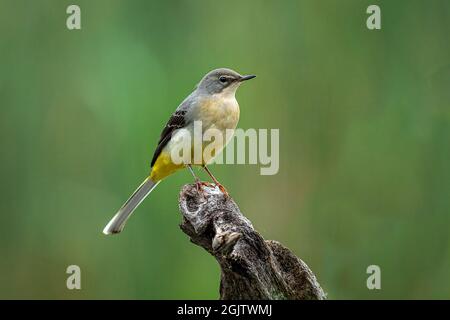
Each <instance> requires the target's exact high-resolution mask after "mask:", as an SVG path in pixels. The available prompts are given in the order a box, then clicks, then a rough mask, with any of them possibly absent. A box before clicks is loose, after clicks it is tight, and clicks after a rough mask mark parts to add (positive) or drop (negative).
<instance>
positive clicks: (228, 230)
mask: <svg viewBox="0 0 450 320" xmlns="http://www.w3.org/2000/svg"><path fill="white" fill-rule="evenodd" d="M179 207H180V211H181V213H182V215H183V221H182V223H181V225H180V228H181V230H183V232H184V233H186V234H187V235H188V236H189V237H190V238H191V242H193V243H194V244H196V245H198V246H201V247H203V248H204V249H205V250H206V251H208V252H209V253H210V254H211V255H213V256H214V257H215V258H216V260H217V262H218V263H219V265H220V268H221V271H222V275H221V280H220V299H299V300H310V299H319V300H321V299H325V298H326V296H325V293H324V292H323V290H322V288H321V287H320V285H319V283H318V282H317V280H316V277H315V276H314V274H313V273H312V271H311V270H310V269H309V268H308V266H307V265H306V264H305V263H304V262H303V261H302V260H300V259H299V258H297V257H296V256H295V255H294V254H293V253H292V252H291V251H290V250H289V249H288V248H286V247H284V246H283V245H282V244H280V243H279V242H276V241H272V240H264V239H263V237H262V236H261V235H260V234H259V233H258V232H257V231H256V230H255V229H253V226H252V224H251V222H250V221H249V220H248V219H247V218H246V217H244V216H243V215H242V213H241V212H240V210H239V208H238V206H237V205H236V203H235V202H234V201H233V200H232V199H231V198H226V197H225V196H224V195H223V194H222V192H221V191H220V190H219V188H217V187H214V186H212V185H211V186H204V187H203V192H202V191H200V192H199V191H198V190H197V188H196V186H195V185H185V186H184V187H183V189H182V190H181V193H180V199H179Z"/></svg>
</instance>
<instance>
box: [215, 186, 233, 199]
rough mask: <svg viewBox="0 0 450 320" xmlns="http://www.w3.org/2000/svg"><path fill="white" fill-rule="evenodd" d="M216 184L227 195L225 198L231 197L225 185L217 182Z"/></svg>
mask: <svg viewBox="0 0 450 320" xmlns="http://www.w3.org/2000/svg"><path fill="white" fill-rule="evenodd" d="M216 186H217V187H219V189H220V191H222V193H223V195H224V196H225V198H229V197H230V195H229V194H228V191H227V189H225V187H224V186H223V185H221V184H220V183H216Z"/></svg>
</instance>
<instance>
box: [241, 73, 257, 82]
mask: <svg viewBox="0 0 450 320" xmlns="http://www.w3.org/2000/svg"><path fill="white" fill-rule="evenodd" d="M255 77H256V76H255V75H253V74H250V75H248V76H242V77H240V78H239V82H242V81H246V80H250V79H253V78H255Z"/></svg>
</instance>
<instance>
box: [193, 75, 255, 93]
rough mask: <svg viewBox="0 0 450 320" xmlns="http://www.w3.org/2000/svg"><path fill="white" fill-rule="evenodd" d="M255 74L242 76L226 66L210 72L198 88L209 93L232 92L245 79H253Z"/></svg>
mask: <svg viewBox="0 0 450 320" xmlns="http://www.w3.org/2000/svg"><path fill="white" fill-rule="evenodd" d="M254 77H256V76H254V75H247V76H242V75H240V74H239V73H237V72H236V71H233V70H231V69H226V68H220V69H215V70H212V71H210V72H208V73H207V74H206V75H205V76H204V77H203V79H202V80H201V81H200V83H199V84H198V86H197V90H199V91H201V92H203V93H207V94H232V95H234V93H235V92H236V90H237V88H239V86H240V84H241V83H242V82H243V81H246V80H250V79H253V78H254Z"/></svg>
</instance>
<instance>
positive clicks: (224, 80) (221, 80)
mask: <svg viewBox="0 0 450 320" xmlns="http://www.w3.org/2000/svg"><path fill="white" fill-rule="evenodd" d="M219 81H220V82H222V83H225V82H227V81H228V79H227V77H224V76H220V77H219Z"/></svg>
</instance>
